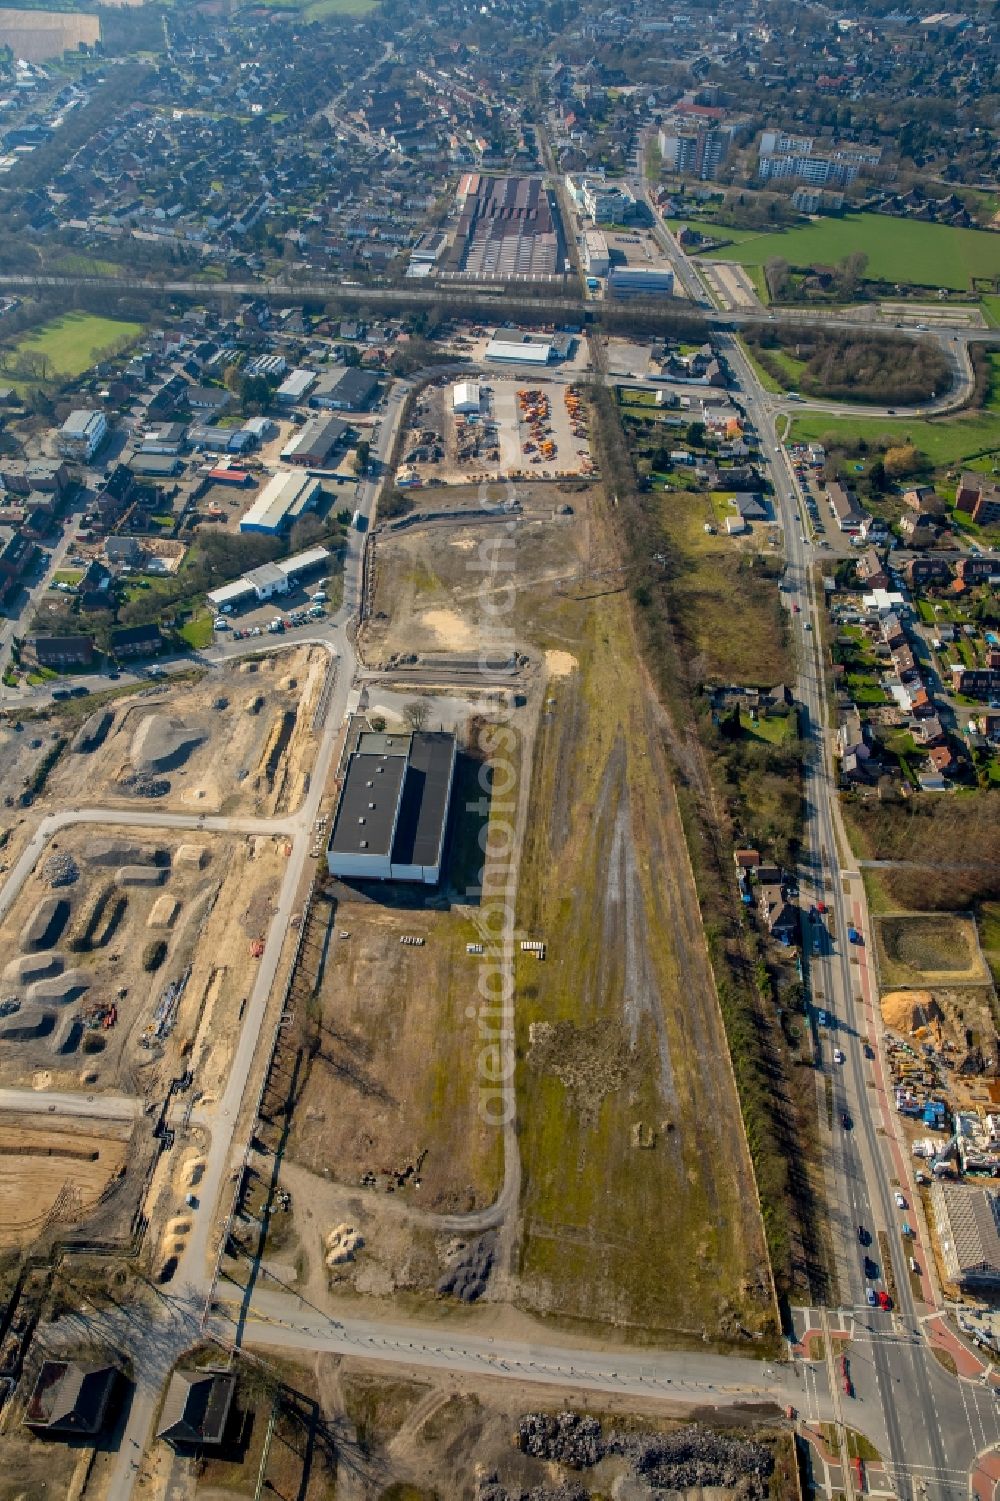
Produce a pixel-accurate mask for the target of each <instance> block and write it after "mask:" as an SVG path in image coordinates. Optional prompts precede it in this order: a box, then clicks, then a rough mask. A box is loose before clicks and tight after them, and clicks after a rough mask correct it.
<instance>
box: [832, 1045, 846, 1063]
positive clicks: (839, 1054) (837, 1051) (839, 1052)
mask: <svg viewBox="0 0 1000 1501" xmlns="http://www.w3.org/2000/svg"><path fill="white" fill-rule="evenodd" d="M833 1061H834V1063H843V1061H844V1053H843V1049H841V1048H834V1050H833Z"/></svg>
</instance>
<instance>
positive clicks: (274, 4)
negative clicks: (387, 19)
mask: <svg viewBox="0 0 1000 1501" xmlns="http://www.w3.org/2000/svg"><path fill="white" fill-rule="evenodd" d="M264 4H265V5H268V6H270V7H271V8H272V9H273V10H300V11H301V12H302V14H303V15H304V16H305V18H306V20H307V21H325V20H328V19H329V18H330V17H331V16H366V15H367V14H368V12H369V11H371V10H374V9H375V6H376V5H377V4H378V0H264Z"/></svg>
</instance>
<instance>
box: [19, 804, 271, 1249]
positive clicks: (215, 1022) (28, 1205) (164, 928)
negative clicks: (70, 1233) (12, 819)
mask: <svg viewBox="0 0 1000 1501" xmlns="http://www.w3.org/2000/svg"><path fill="white" fill-rule="evenodd" d="M286 848H287V846H286V845H285V843H284V841H283V840H275V839H271V838H264V837H261V836H252V835H251V836H247V837H245V838H241V837H232V838H227V837H219V836H215V837H213V838H212V839H211V841H209V839H208V838H207V837H206V836H204V835H197V834H191V835H180V836H178V835H171V834H169V833H168V832H166V831H162V830H159V831H151V830H142V829H133V828H129V829H127V830H121V831H120V832H119V833H117V834H114V833H113V834H111V835H109V834H108V833H107V832H106V831H103V830H101V829H100V827H99V826H95V825H86V824H79V825H74V826H71V827H70V828H68V829H65V830H62V831H61V832H60V833H59V834H58V835H57V836H56V837H54V838H53V839H52V840H50V841H49V843H48V844H47V846H46V847H45V849H44V850H43V853H42V856H41V858H40V859H39V861H38V862H37V864H36V865H35V867H34V869H33V870H32V871H31V872H30V874H29V875H28V877H27V879H26V880H25V882H24V885H23V886H22V888H21V890H20V892H19V894H18V896H17V898H16V899H15V901H14V902H13V903H12V905H11V907H10V910H9V911H8V912H7V914H6V916H5V918H4V920H3V923H2V926H0V946H2V948H3V952H4V953H5V954H6V955H9V956H11V957H9V958H8V959H7V962H6V964H5V966H4V973H3V996H2V999H0V1013H2V1014H0V1042H2V1044H3V1047H2V1049H0V1084H2V1086H3V1087H5V1088H13V1089H20V1090H22V1091H23V1090H35V1091H38V1092H39V1100H40V1101H41V1099H42V1098H44V1092H47V1091H52V1092H56V1093H58V1092H66V1093H71V1094H72V1095H73V1096H74V1097H75V1099H76V1100H77V1102H78V1103H77V1104H76V1105H75V1106H74V1111H73V1114H74V1115H79V1116H82V1117H83V1118H82V1119H81V1120H80V1121H78V1122H77V1123H76V1129H74V1125H73V1122H72V1121H71V1120H68V1119H66V1118H65V1117H62V1118H56V1119H53V1118H52V1117H51V1115H50V1117H49V1118H48V1119H46V1117H45V1116H43V1115H41V1113H39V1117H38V1119H37V1120H36V1119H35V1118H34V1117H31V1116H30V1114H29V1115H18V1116H17V1117H11V1118H9V1119H8V1118H7V1117H4V1116H0V1121H2V1122H3V1128H2V1130H0V1153H2V1157H3V1175H2V1182H3V1204H4V1211H5V1212H4V1216H3V1219H4V1226H5V1230H6V1232H7V1234H8V1235H9V1236H10V1237H13V1238H15V1239H17V1240H19V1241H22V1240H26V1239H31V1238H32V1236H33V1234H34V1233H35V1231H37V1229H38V1226H39V1216H40V1215H41V1216H42V1218H43V1219H44V1218H47V1217H50V1216H51V1213H53V1212H54V1213H55V1216H56V1218H57V1219H58V1220H59V1222H60V1223H61V1224H63V1225H65V1224H70V1223H74V1222H76V1221H78V1220H80V1219H81V1218H83V1217H84V1216H85V1214H86V1212H87V1209H88V1206H90V1205H92V1204H93V1203H94V1202H95V1201H96V1200H97V1199H98V1198H100V1196H101V1195H102V1193H103V1192H104V1191H105V1189H106V1188H107V1186H108V1184H109V1183H110V1182H113V1181H114V1180H115V1179H116V1177H117V1176H118V1174H119V1172H120V1169H121V1166H122V1163H123V1161H125V1160H126V1157H127V1160H128V1162H129V1166H130V1168H131V1167H132V1166H133V1165H134V1164H135V1163H136V1162H137V1161H138V1160H140V1159H143V1158H144V1156H145V1154H146V1151H147V1148H148V1149H149V1150H150V1151H152V1147H151V1146H150V1133H149V1130H148V1125H147V1126H146V1127H145V1128H144V1129H143V1130H141V1131H139V1133H138V1135H137V1136H136V1137H134V1138H133V1127H134V1126H135V1124H136V1122H137V1121H139V1120H140V1118H141V1117H142V1116H143V1115H144V1114H145V1113H146V1110H147V1107H148V1108H149V1109H153V1108H155V1107H156V1105H157V1103H158V1102H160V1101H162V1099H163V1097H164V1093H165V1091H166V1090H167V1088H168V1086H169V1083H170V1081H171V1080H172V1079H175V1078H177V1077H179V1076H180V1075H182V1074H183V1073H184V1072H185V1070H188V1071H196V1072H197V1077H198V1082H199V1090H200V1097H201V1099H202V1100H203V1101H204V1100H211V1099H212V1098H213V1097H214V1096H215V1095H216V1093H217V1092H218V1091H219V1090H220V1089H221V1088H222V1086H223V1085H224V1082H225V1078H226V1075H227V1070H228V1064H229V1057H230V1049H231V1047H232V1045H233V1042H234V1040H235V1037H236V1035H237V1022H238V1018H239V1015H240V1013H241V1009H242V1005H243V1003H244V1002H245V997H246V991H247V990H248V988H249V985H250V983H251V979H252V967H253V963H254V958H255V956H256V955H258V954H259V953H260V952H261V951H262V949H263V939H264V935H265V934H266V932H267V929H268V926H269V924H270V919H271V916H272V910H273V909H272V901H273V898H274V897H275V895H276V893H277V890H278V885H279V882H280V879H281V875H282V871H283V867H284V860H285V851H286ZM108 1092H111V1093H110V1097H109V1095H108ZM84 1096H86V1099H87V1100H89V1101H94V1102H95V1103H94V1106H93V1119H89V1117H88V1115H87V1106H86V1103H85V1101H84V1098H83V1097H84ZM39 1112H41V1103H40V1104H39ZM29 1127H30V1129H28V1128H29ZM133 1141H141V1142H142V1144H143V1145H142V1150H136V1149H135V1148H134V1146H130V1145H129V1143H130V1142H133ZM77 1149H79V1151H78V1150H77ZM40 1159H44V1161H40ZM40 1183H42V1184H44V1190H43V1192H42V1194H41V1196H40V1193H39V1185H40ZM19 1196H20V1198H21V1200H22V1201H23V1202H22V1203H21V1205H20V1207H19V1204H18V1199H19ZM56 1200H59V1203H58V1204H57V1205H56V1210H55V1211H53V1210H52V1204H53V1203H55V1201H56ZM48 1201H52V1202H51V1203H50V1202H48ZM134 1207H135V1205H134V1203H133V1205H132V1209H134ZM130 1212H131V1211H130Z"/></svg>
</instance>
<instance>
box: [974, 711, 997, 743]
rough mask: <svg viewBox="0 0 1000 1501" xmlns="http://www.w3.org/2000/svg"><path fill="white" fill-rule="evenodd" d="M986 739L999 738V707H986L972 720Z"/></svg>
mask: <svg viewBox="0 0 1000 1501" xmlns="http://www.w3.org/2000/svg"><path fill="white" fill-rule="evenodd" d="M973 723H974V724H975V726H976V728H977V730H978V731H979V733H980V735H982V736H983V737H984V739H986V740H993V741H997V740H1000V709H987V710H984V712H983V713H982V714H979V715H977V716H976V718H975V720H974V721H973Z"/></svg>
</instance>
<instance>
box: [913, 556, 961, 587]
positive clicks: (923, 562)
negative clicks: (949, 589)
mask: <svg viewBox="0 0 1000 1501" xmlns="http://www.w3.org/2000/svg"><path fill="white" fill-rule="evenodd" d="M903 574H904V576H905V578H906V582H907V583H908V584H909V585H910V588H911V589H919V588H921V587H923V586H925V585H927V584H947V583H948V582H949V580H950V579H951V564H950V563H949V562H948V560H947V558H935V557H927V556H924V557H919V558H908V559H907V561H906V563H905V564H904V566H903Z"/></svg>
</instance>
